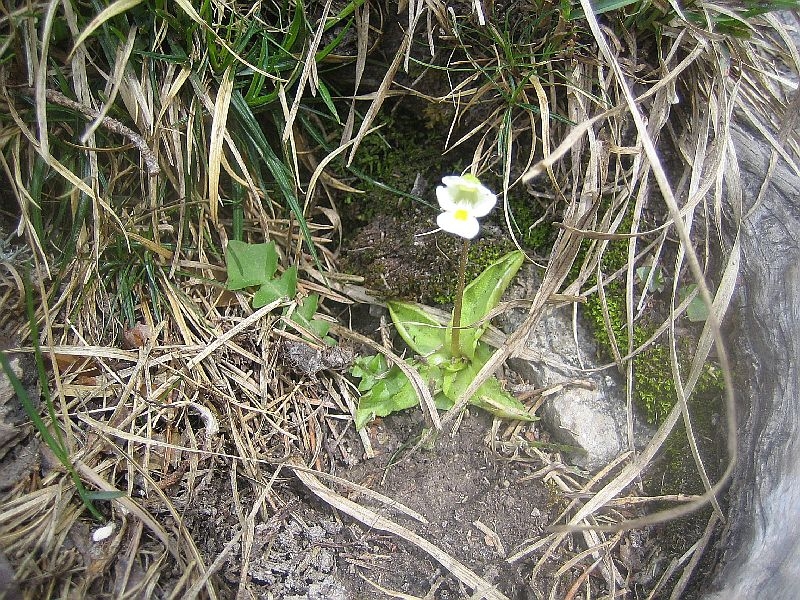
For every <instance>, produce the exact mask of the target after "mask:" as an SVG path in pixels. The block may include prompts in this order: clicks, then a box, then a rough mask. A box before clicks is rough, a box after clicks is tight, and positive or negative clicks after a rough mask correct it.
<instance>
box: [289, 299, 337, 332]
mask: <svg viewBox="0 0 800 600" xmlns="http://www.w3.org/2000/svg"><path fill="white" fill-rule="evenodd" d="M318 304H319V296H318V295H317V294H311V295H310V296H308V297H307V298H306V299H305V300H303V302H301V303H300V304H299V305H298V306H297V309H295V311H294V312H293V313H292V319H291V320H292V322H293V323H296V324H297V325H299V326H300V327H302V328H303V329H306V330H308V331H311V332H313V333H314V334H315V335H316V336H317V337H319V338H320V339H323V341H326V343H329V340H330V338H329V340H324V338H325V336H326V335H328V331H329V330H330V328H331V324H330V323H328V321H325V320H323V319H315V318H314V314H315V313H316V312H317V305H318ZM330 341H332V340H330Z"/></svg>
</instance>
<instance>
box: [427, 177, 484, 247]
mask: <svg viewBox="0 0 800 600" xmlns="http://www.w3.org/2000/svg"><path fill="white" fill-rule="evenodd" d="M442 183H443V184H444V185H443V186H442V185H440V186H439V187H437V188H436V199H437V200H439V206H440V207H441V209H442V210H443V211H444V212H443V213H442V214H440V215H439V216H438V217H437V218H436V223H437V224H438V225H439V227H441V228H442V229H444V230H445V231H447V232H448V233H454V234H456V235H460V236H461V237H463V238H467V239H472V238H474V237H475V236H476V235H478V231H479V230H480V225H479V224H478V219H477V217H484V216H486V215H487V214H489V211H490V210H492V208H493V207H494V205H495V204H496V203H497V196H495V195H494V194H493V193H492V192H491V191H490V190H489V189H488V188H487V187H485V186H484V185H482V184H481V182H480V181H478V178H477V177H475V176H474V175H472V174H467V175H464V176H462V177H458V176H456V175H450V176H447V177H442Z"/></svg>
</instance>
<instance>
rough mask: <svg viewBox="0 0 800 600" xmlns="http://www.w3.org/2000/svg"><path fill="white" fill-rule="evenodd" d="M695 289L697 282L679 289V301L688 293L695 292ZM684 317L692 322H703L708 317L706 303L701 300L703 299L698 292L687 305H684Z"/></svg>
mask: <svg viewBox="0 0 800 600" xmlns="http://www.w3.org/2000/svg"><path fill="white" fill-rule="evenodd" d="M696 289H697V284H694V283H693V284H691V285H689V286H687V287H686V289H685V290H681V293H680V299H681V302H683V301H684V300H685V299H686V297H687V296H689V295H690V294H693V293H695V290H696ZM686 318H687V319H689V320H690V321H691V322H692V323H703V322H705V320H706V319H708V307H707V306H706V303H705V302H703V299H702V298H701V297H700V295H699V294H698V295H696V296H695V297H694V298H692V301H691V302H689V306H687V307H686Z"/></svg>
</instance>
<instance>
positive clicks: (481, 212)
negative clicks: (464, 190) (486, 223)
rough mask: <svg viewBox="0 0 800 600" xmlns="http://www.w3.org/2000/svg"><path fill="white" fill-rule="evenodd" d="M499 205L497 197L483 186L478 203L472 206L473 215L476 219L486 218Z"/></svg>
mask: <svg viewBox="0 0 800 600" xmlns="http://www.w3.org/2000/svg"><path fill="white" fill-rule="evenodd" d="M495 204H497V196H495V195H494V194H493V193H492V192H490V191H489V188H486V187H484V186H481V189H480V190H479V196H478V201H477V202H476V203H475V204H473V205H472V214H473V215H475V216H476V217H484V216H486V215H488V214H489V211H490V210H492V209H493V208H494V205H495Z"/></svg>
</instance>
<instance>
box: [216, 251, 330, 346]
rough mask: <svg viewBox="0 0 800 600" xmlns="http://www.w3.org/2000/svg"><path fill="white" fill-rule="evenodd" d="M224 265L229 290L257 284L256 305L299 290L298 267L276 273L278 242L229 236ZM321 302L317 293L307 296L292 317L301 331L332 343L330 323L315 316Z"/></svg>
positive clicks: (287, 296) (288, 297) (262, 305)
mask: <svg viewBox="0 0 800 600" xmlns="http://www.w3.org/2000/svg"><path fill="white" fill-rule="evenodd" d="M225 266H226V268H227V271H228V281H227V283H226V287H227V288H228V289H229V290H231V291H238V290H243V289H247V288H258V289H257V290H256V291H255V293H254V294H253V298H252V304H253V308H261V307H264V306H266V305H267V304H270V303H272V302H275V301H276V300H280V299H281V298H287V299H291V298H294V297H295V295H296V294H297V267H289V268H288V269H286V270H285V271H284V272H283V274H282V275H281V276H280V277H276V276H275V274H276V272H277V270H278V252H277V250H276V249H275V242H266V243H263V244H248V243H246V242H240V241H238V240H230V241H229V242H228V247H227V249H226V251H225ZM318 305H319V296H318V295H317V294H311V295H309V296H307V297H306V298H304V299H303V301H302V302H300V304H299V305H298V306H297V309H296V310H294V311H293V312H292V314H291V316H290V318H289V320H290V321H291V322H292V323H294V324H295V325H297V326H299V328H300V331H301V333H306V332H310V333H313V334H314V335H316V336H318V337H319V338H320V339H322V340H323V341H324V342H325V343H326V344H329V345H333V344H335V343H336V342H335V341H334V340H333V339H332V338H331V337H328V330H329V329H330V324H329V323H328V322H327V321H324V320H322V319H317V318H314V315H315V314H316V312H317V307H318Z"/></svg>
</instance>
